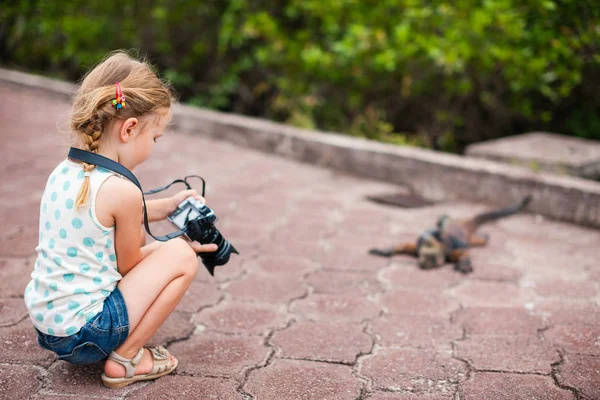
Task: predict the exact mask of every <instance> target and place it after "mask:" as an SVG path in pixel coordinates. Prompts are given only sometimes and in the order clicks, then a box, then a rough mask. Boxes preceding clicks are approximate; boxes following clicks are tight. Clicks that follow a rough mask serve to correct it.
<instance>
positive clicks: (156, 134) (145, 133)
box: [119, 109, 171, 169]
mask: <svg viewBox="0 0 600 400" xmlns="http://www.w3.org/2000/svg"><path fill="white" fill-rule="evenodd" d="M170 119H171V111H170V109H161V110H157V111H156V112H153V113H152V114H150V115H147V116H145V117H142V118H140V120H139V126H138V132H137V134H135V135H133V137H132V138H131V140H130V141H129V143H127V145H126V146H125V148H124V150H125V151H123V152H119V153H120V157H119V158H120V159H121V162H122V163H123V165H125V166H126V167H128V168H129V169H133V168H135V167H136V166H138V165H140V164H141V163H143V162H144V161H146V160H147V159H148V157H150V154H152V149H153V148H154V144H155V143H156V142H157V140H158V138H160V137H161V136H162V135H163V133H164V130H165V128H166V126H167V124H168V123H169V121H170Z"/></svg>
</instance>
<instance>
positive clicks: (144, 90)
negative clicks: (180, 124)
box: [71, 51, 174, 207]
mask: <svg viewBox="0 0 600 400" xmlns="http://www.w3.org/2000/svg"><path fill="white" fill-rule="evenodd" d="M117 82H119V84H120V86H121V90H122V91H123V95H125V98H126V101H125V103H126V106H125V107H124V108H121V109H120V110H116V108H115V106H114V105H113V103H112V101H113V100H114V99H115V89H116V83H117ZM172 102H174V97H173V93H172V91H171V89H170V87H169V85H168V83H166V82H164V81H162V80H161V79H160V78H159V77H158V76H157V75H156V74H155V73H154V71H153V70H152V67H151V66H150V64H149V63H148V62H147V61H145V60H136V59H134V58H133V57H131V56H129V55H128V54H127V53H125V52H123V51H115V52H112V53H110V54H109V55H108V56H107V57H106V58H105V59H104V60H103V61H102V62H101V63H100V64H98V65H97V66H96V67H95V68H93V69H92V70H90V71H89V72H88V73H87V74H86V75H85V76H84V79H83V81H82V82H81V86H80V87H79V90H78V91H77V93H75V97H74V99H73V109H72V115H71V129H72V130H73V132H75V133H76V134H78V135H80V136H81V138H82V139H83V140H82V142H83V149H84V150H88V151H91V152H94V153H97V152H98V146H99V142H100V137H101V136H102V133H103V132H104V129H105V128H106V127H107V126H108V125H109V123H110V122H111V121H113V120H115V119H127V118H132V117H136V118H140V117H142V116H145V115H147V114H149V113H152V112H153V111H156V110H157V109H160V108H163V107H166V108H169V107H170V106H171V104H172ZM94 168H96V166H95V165H92V164H87V163H83V170H84V172H87V173H89V172H91V171H92V170H93V169H94ZM89 189H90V178H89V176H88V174H85V176H84V179H83V184H82V185H81V189H80V190H79V194H78V195H77V202H76V204H77V207H79V206H81V205H83V204H86V203H87V201H88V197H89Z"/></svg>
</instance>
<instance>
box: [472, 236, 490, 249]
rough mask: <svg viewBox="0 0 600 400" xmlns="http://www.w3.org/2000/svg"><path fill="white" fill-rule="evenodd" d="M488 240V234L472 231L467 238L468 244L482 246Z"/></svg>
mask: <svg viewBox="0 0 600 400" xmlns="http://www.w3.org/2000/svg"><path fill="white" fill-rule="evenodd" d="M488 241H489V236H488V235H487V234H485V233H479V234H477V233H474V234H472V235H471V237H470V238H469V246H472V247H482V246H485V245H486V244H487V243H488Z"/></svg>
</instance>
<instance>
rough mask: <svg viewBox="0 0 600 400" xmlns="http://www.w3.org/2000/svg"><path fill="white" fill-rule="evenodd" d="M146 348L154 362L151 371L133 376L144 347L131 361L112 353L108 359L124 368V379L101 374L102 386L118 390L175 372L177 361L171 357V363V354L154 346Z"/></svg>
mask: <svg viewBox="0 0 600 400" xmlns="http://www.w3.org/2000/svg"><path fill="white" fill-rule="evenodd" d="M146 348H147V349H148V350H149V351H150V354H151V355H152V358H153V362H154V366H153V367H152V370H151V371H150V372H149V373H147V374H142V375H135V367H136V366H137V365H138V364H139V362H140V361H141V359H142V356H143V355H144V347H142V348H141V349H140V351H138V352H137V354H136V355H135V357H133V358H132V359H127V358H125V357H121V356H120V355H118V354H117V353H115V352H114V351H113V352H112V353H110V355H109V356H108V358H110V359H111V360H113V361H116V362H117V363H119V364H121V365H122V366H123V367H125V371H126V372H125V377H121V378H110V377H108V376H106V375H105V374H102V382H103V383H104V385H105V386H107V387H109V388H111V389H119V388H122V387H124V386H127V385H129V384H130V383H134V382H137V381H147V380H151V379H156V378H160V377H161V376H164V375H167V374H170V373H171V372H173V371H174V370H175V368H177V365H178V364H179V361H178V360H177V359H176V358H174V357H173V358H174V362H173V363H172V362H171V359H170V356H171V354H169V351H168V350H167V349H165V348H164V347H162V346H156V347H151V348H149V347H146Z"/></svg>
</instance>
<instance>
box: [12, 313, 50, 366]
mask: <svg viewBox="0 0 600 400" xmlns="http://www.w3.org/2000/svg"><path fill="white" fill-rule="evenodd" d="M0 338H1V339H0V344H1V347H2V352H0V363H22V362H24V361H26V362H28V363H30V364H37V365H41V366H43V367H48V366H50V364H52V363H53V362H54V360H56V358H57V357H56V355H55V354H54V353H52V352H51V351H48V350H45V349H43V348H42V347H40V346H39V345H38V342H37V334H36V332H35V329H34V328H33V325H32V324H31V321H30V320H29V318H27V319H26V320H24V321H22V322H19V323H18V324H16V325H12V326H8V327H3V328H0Z"/></svg>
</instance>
